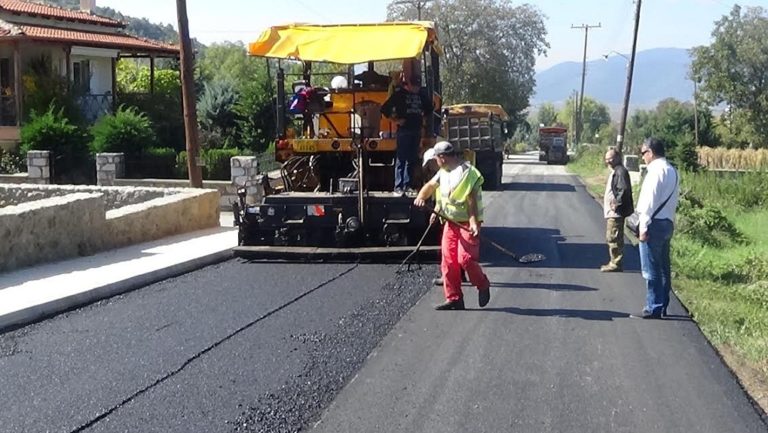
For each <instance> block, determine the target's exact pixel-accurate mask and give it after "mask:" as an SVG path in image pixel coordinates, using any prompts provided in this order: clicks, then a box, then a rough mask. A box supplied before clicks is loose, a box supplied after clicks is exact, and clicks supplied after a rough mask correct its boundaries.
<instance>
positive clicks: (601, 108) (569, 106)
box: [557, 96, 611, 143]
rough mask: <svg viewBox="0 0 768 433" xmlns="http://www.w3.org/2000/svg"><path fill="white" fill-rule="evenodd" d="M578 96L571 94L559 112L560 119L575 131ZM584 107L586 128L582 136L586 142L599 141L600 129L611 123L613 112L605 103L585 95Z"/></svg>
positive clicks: (583, 114) (583, 113)
mask: <svg viewBox="0 0 768 433" xmlns="http://www.w3.org/2000/svg"><path fill="white" fill-rule="evenodd" d="M575 98H576V96H571V97H570V98H569V99H568V100H567V101H566V102H565V106H564V107H563V109H562V110H561V111H560V114H558V116H557V117H558V119H560V122H561V123H564V124H565V125H568V129H569V130H571V131H575V129H574V128H575V125H574V121H575V120H576V117H575V115H574V111H575V108H576V99H575ZM583 102H584V108H583V110H582V116H583V117H582V118H583V119H584V130H583V131H582V138H583V141H584V142H585V143H591V142H595V141H599V138H600V134H599V131H600V130H601V129H603V128H604V127H605V126H606V125H610V124H611V114H610V112H609V111H608V107H607V106H605V105H604V104H602V103H600V102H597V101H596V100H594V99H592V98H590V97H588V96H585V97H584V101H583Z"/></svg>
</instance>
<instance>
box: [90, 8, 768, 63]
mask: <svg viewBox="0 0 768 433" xmlns="http://www.w3.org/2000/svg"><path fill="white" fill-rule="evenodd" d="M521 3H529V4H532V5H534V6H536V7H538V8H539V9H540V10H541V11H542V12H543V13H544V15H545V16H546V17H547V19H546V21H545V23H546V26H547V31H548V36H547V39H548V41H549V43H550V45H551V48H550V49H549V52H548V55H547V56H546V57H543V56H542V57H540V58H539V59H537V64H536V69H537V70H543V69H546V68H548V67H550V66H552V65H555V64H557V63H560V62H563V61H579V62H580V61H581V58H582V55H583V47H584V45H583V44H584V32H583V30H574V29H571V26H572V25H574V26H579V25H582V24H589V25H597V24H598V23H600V24H601V26H602V27H601V28H599V29H592V30H590V33H589V39H590V41H589V47H588V50H587V59H588V60H592V59H599V58H600V57H601V56H602V55H603V54H607V53H609V52H611V51H618V52H621V53H625V54H626V53H629V51H630V49H631V46H632V25H633V15H634V7H635V6H634V2H633V1H632V0H531V1H528V2H513V4H521ZM387 4H389V0H321V1H316V0H315V1H312V0H271V1H269V0H218V1H216V0H187V8H188V13H189V20H190V29H191V34H192V36H193V37H196V38H198V39H199V40H201V41H202V42H203V43H212V42H220V41H226V40H242V41H245V42H248V41H250V40H253V39H255V38H256V37H257V36H258V34H259V33H260V32H261V30H262V29H264V28H266V27H269V26H270V25H275V24H284V23H288V22H312V23H342V22H377V21H382V20H384V19H385V18H386V6H387ZM733 4H734V2H731V1H726V0H643V3H642V15H641V18H640V33H639V38H638V49H639V50H644V49H648V48H658V47H675V48H691V47H693V46H697V45H706V44H708V43H709V42H710V39H711V37H710V34H711V32H712V29H713V28H714V22H715V21H716V20H718V19H719V18H720V17H722V16H723V15H725V14H727V13H728V12H729V11H730V10H731V8H732V6H733ZM739 4H741V5H743V6H763V7H765V8H768V0H747V1H742V2H739ZM97 5H98V6H107V7H111V8H113V9H117V10H119V11H121V12H123V13H124V14H126V15H132V16H138V17H145V18H148V19H150V20H151V21H155V22H162V23H171V24H174V26H175V23H176V2H175V1H173V0H164V1H159V0H131V1H126V0H97Z"/></svg>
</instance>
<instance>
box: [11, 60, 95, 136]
mask: <svg viewBox="0 0 768 433" xmlns="http://www.w3.org/2000/svg"><path fill="white" fill-rule="evenodd" d="M22 83H23V86H24V104H23V107H24V111H23V113H22V119H24V120H25V121H27V122H28V121H29V120H31V119H32V116H33V114H34V113H43V112H45V111H46V110H48V109H49V108H51V107H54V108H55V109H56V110H61V111H62V112H63V116H64V117H65V118H67V119H68V120H69V122H70V123H72V124H75V125H82V124H83V123H84V118H83V114H82V111H81V108H80V104H79V103H78V102H77V95H76V94H75V92H74V91H73V89H72V88H71V86H70V84H69V83H68V82H67V80H66V78H63V77H62V76H61V75H60V74H58V73H56V72H55V71H54V68H53V61H52V60H51V57H50V56H48V55H42V56H39V57H36V58H33V59H31V60H30V61H29V63H28V65H27V72H26V73H25V74H24V76H23V77H22Z"/></svg>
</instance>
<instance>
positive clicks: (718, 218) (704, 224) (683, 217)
mask: <svg viewBox="0 0 768 433" xmlns="http://www.w3.org/2000/svg"><path fill="white" fill-rule="evenodd" d="M678 212H679V221H678V230H679V231H680V233H683V234H685V235H687V236H689V237H690V238H691V239H692V240H694V241H695V242H698V243H700V244H703V245H708V246H712V247H723V246H726V245H733V244H743V243H745V242H746V238H745V236H744V234H743V233H741V232H740V231H739V229H737V228H736V226H735V225H734V224H733V223H732V222H731V221H730V220H729V219H728V217H726V216H725V214H723V212H722V211H721V210H720V208H719V207H716V206H714V205H712V204H710V203H706V204H705V203H704V202H702V201H701V200H699V199H698V198H696V197H695V196H694V195H693V194H692V193H690V192H686V193H685V194H683V195H682V196H681V197H680V206H679V210H678Z"/></svg>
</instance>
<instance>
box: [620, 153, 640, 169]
mask: <svg viewBox="0 0 768 433" xmlns="http://www.w3.org/2000/svg"><path fill="white" fill-rule="evenodd" d="M624 167H627V171H640V158H639V157H638V156H637V155H624Z"/></svg>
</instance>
